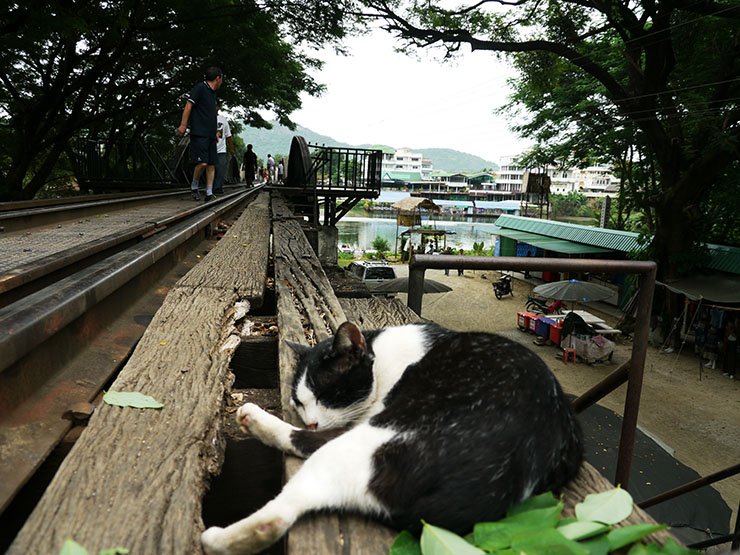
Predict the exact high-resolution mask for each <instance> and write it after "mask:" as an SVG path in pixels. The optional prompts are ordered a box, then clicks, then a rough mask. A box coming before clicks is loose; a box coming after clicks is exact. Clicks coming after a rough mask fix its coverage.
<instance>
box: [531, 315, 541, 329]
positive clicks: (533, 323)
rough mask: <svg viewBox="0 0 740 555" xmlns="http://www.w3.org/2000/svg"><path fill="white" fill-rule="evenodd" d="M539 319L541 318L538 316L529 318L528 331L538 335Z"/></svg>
mask: <svg viewBox="0 0 740 555" xmlns="http://www.w3.org/2000/svg"><path fill="white" fill-rule="evenodd" d="M539 319H540V317H539V316H537V315H536V314H532V315H530V317H529V328H528V329H529V331H531V332H532V333H537V320H539Z"/></svg>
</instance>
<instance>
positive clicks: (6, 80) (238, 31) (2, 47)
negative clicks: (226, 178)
mask: <svg viewBox="0 0 740 555" xmlns="http://www.w3.org/2000/svg"><path fill="white" fill-rule="evenodd" d="M1 10H2V12H0V22H1V23H0V52H2V61H1V62H0V83H1V84H2V86H0V152H2V154H0V181H2V188H1V189H0V199H2V200H9V199H28V198H33V197H34V195H35V194H36V193H37V192H38V191H39V190H40V189H41V188H42V187H43V186H44V185H45V184H46V183H47V181H48V180H49V179H50V178H51V177H53V173H54V171H55V170H56V169H57V168H59V167H60V165H64V163H68V162H63V163H61V162H60V160H61V159H62V158H64V157H65V156H66V157H67V158H69V159H71V158H72V156H71V141H72V139H73V138H74V137H76V136H80V135H89V136H97V137H108V138H117V137H127V138H139V137H143V136H147V137H148V138H149V139H150V140H153V141H155V142H159V143H160V144H163V145H166V146H167V147H170V146H171V145H173V143H174V127H175V126H176V124H177V122H178V120H179V114H180V113H181V112H182V109H183V106H184V104H185V101H186V98H187V93H188V92H189V90H190V88H191V87H192V86H193V85H194V84H195V83H196V82H198V81H199V80H201V79H203V73H204V71H205V69H206V68H207V67H208V66H210V65H216V66H219V67H221V68H222V69H223V71H224V76H225V82H224V86H223V87H222V88H221V90H219V98H220V99H221V100H222V102H223V103H224V104H225V105H226V106H227V107H228V108H229V109H230V112H231V113H232V114H235V115H237V116H238V117H239V118H241V120H243V121H244V122H245V123H248V124H249V125H253V126H263V127H267V126H269V124H268V123H267V122H266V121H265V120H263V118H262V117H261V116H260V114H259V111H258V110H260V109H268V110H272V111H273V112H274V113H275V115H276V118H277V120H278V121H279V122H280V123H281V124H283V125H289V126H292V125H293V124H292V122H291V121H290V119H289V114H290V113H291V112H293V111H294V110H296V109H297V108H299V107H300V105H301V100H300V94H301V92H303V91H306V92H308V93H310V94H317V93H319V92H320V91H321V88H322V87H321V86H320V85H319V84H317V83H316V82H315V81H314V80H313V79H312V78H311V77H310V76H309V75H308V74H307V72H306V70H307V68H309V67H317V66H319V65H320V64H319V62H318V61H317V60H315V59H313V58H311V57H309V56H307V55H305V54H304V53H302V50H301V48H303V47H308V48H315V47H318V46H321V45H324V44H335V45H338V41H339V39H341V38H342V37H343V36H344V35H345V33H346V32H348V31H349V29H350V28H351V26H352V21H353V20H352V18H350V17H347V16H346V14H345V12H344V11H343V10H342V8H341V6H339V7H337V6H335V5H330V4H329V3H326V2H323V1H322V0H307V1H306V2H302V3H292V2H288V1H287V0H275V1H270V2H266V3H265V4H258V3H256V2H254V1H253V0H212V1H211V2H206V3H204V2H196V1H195V0H176V1H175V2H170V1H165V0H149V1H147V2H141V1H140V0H113V1H111V2H96V1H94V0H41V1H39V2H19V3H10V4H9V5H8V6H7V7H4V8H2V9H1ZM236 130H237V131H238V126H236Z"/></svg>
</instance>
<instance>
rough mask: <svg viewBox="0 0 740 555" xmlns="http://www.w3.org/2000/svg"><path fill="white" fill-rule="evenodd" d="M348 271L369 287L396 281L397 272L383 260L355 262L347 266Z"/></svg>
mask: <svg viewBox="0 0 740 555" xmlns="http://www.w3.org/2000/svg"><path fill="white" fill-rule="evenodd" d="M347 271H348V272H349V273H350V274H351V275H353V276H355V277H356V278H357V279H359V280H360V281H364V282H365V284H367V286H368V287H372V286H373V285H374V284H376V283H381V282H383V281H387V280H389V279H396V272H395V271H394V270H393V268H392V267H391V265H390V264H388V263H387V262H383V261H382V260H355V261H354V262H350V263H349V265H348V266H347Z"/></svg>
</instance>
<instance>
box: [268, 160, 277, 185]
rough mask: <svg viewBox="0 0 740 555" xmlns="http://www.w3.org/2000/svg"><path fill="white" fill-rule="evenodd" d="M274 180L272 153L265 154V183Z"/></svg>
mask: <svg viewBox="0 0 740 555" xmlns="http://www.w3.org/2000/svg"><path fill="white" fill-rule="evenodd" d="M274 182H275V159H274V158H273V157H272V154H268V155H267V184H268V185H272V184H273V183H274Z"/></svg>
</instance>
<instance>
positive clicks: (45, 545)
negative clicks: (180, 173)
mask: <svg viewBox="0 0 740 555" xmlns="http://www.w3.org/2000/svg"><path fill="white" fill-rule="evenodd" d="M260 213H262V214H261V215H260ZM266 213H267V205H266V203H265V202H262V203H261V204H258V205H254V203H253V205H250V207H248V209H247V210H245V212H244V213H243V214H242V216H241V217H240V218H239V221H238V222H237V225H239V226H241V225H243V224H244V222H245V221H246V222H252V221H257V220H259V219H260V218H264V217H265V214H266ZM267 217H268V218H269V214H267ZM237 229H239V228H237ZM245 233H246V231H245ZM233 251H234V248H233V246H232V245H230V244H229V243H228V242H225V241H223V240H222V241H221V242H219V244H218V245H217V247H216V248H214V249H213V250H212V251H211V252H210V253H209V254H208V255H207V256H206V257H205V258H204V259H203V261H202V262H201V263H200V264H199V265H198V266H197V267H196V268H197V269H198V276H197V278H194V277H193V276H191V275H190V273H188V274H187V275H186V276H184V277H183V278H182V279H181V280H180V281H179V282H178V283H177V284H176V285H175V287H173V288H172V289H171V290H170V292H169V294H168V295H167V297H166V298H165V301H164V303H163V305H162V306H161V307H160V309H159V310H158V311H157V313H156V314H155V316H154V319H153V320H152V322H151V324H150V325H149V327H148V328H147V330H146V332H145V333H144V335H143V337H142V338H141V341H140V342H139V345H138V346H137V348H136V349H135V351H134V353H133V354H132V356H131V359H130V360H129V362H128V363H127V364H126V366H125V367H124V368H123V370H122V371H121V373H120V374H119V376H118V378H116V380H115V382H114V383H113V385H112V386H111V388H110V389H111V390H115V391H139V392H141V393H144V394H146V395H151V396H152V397H154V398H155V399H157V400H159V401H160V402H162V403H164V408H162V409H159V410H152V409H146V410H144V409H133V408H121V407H114V406H109V405H106V404H101V405H100V406H99V407H98V408H97V409H96V411H95V414H94V415H93V416H92V418H91V419H90V423H89V425H88V427H87V429H86V430H85V432H84V433H83V434H82V436H81V437H80V439H79V440H78V441H77V443H76V444H75V446H74V448H73V449H72V451H71V452H70V454H69V456H68V457H67V458H66V459H65V461H64V462H63V464H62V465H61V467H60V468H59V471H58V472H57V474H56V476H55V477H54V479H53V480H52V482H51V484H50V485H49V487H48V488H47V490H46V492H45V494H44V496H43V497H42V499H41V501H40V502H39V503H38V505H37V506H36V509H35V510H34V512H33V513H32V515H31V516H30V518H29V519H28V521H27V522H26V524H25V526H24V527H23V529H22V530H21V532H20V533H19V534H18V536H17V537H16V539H15V541H14V542H13V544H12V545H11V547H10V550H9V551H8V553H10V554H26V553H58V552H59V550H60V549H61V546H62V544H63V543H64V541H65V539H66V538H68V537H72V538H73V539H75V540H76V541H77V542H78V543H80V544H82V545H83V546H84V547H85V548H86V549H87V550H88V551H89V552H91V553H97V552H98V551H99V550H101V549H105V548H111V547H115V546H122V547H126V548H128V549H130V550H131V552H132V553H158V554H170V553H171V554H173V555H175V554H177V555H179V554H181V553H199V552H200V550H201V548H200V533H201V532H202V530H203V522H202V518H201V512H202V497H203V494H204V492H205V490H206V485H207V482H208V477H209V475H210V474H213V473H216V472H218V470H219V467H220V460H221V459H222V457H223V450H224V440H223V438H222V435H221V433H220V426H221V416H220V414H221V410H222V408H223V401H224V392H225V391H226V389H227V388H228V386H229V383H230V380H231V373H230V372H229V371H228V365H229V361H230V360H231V357H232V354H233V351H234V350H235V349H236V347H237V346H238V344H239V341H240V333H239V330H238V329H236V327H235V325H234V324H235V323H236V321H237V320H238V319H239V318H241V317H242V316H243V315H242V313H241V312H240V310H239V308H238V307H237V304H238V303H239V302H240V301H243V300H244V297H243V295H245V294H246V295H251V296H250V297H249V299H250V300H253V299H256V298H258V296H259V293H258V287H257V286H256V284H257V281H258V280H253V279H251V275H252V274H256V273H258V272H260V271H263V269H264V268H266V264H267V262H266V258H267V251H266V250H264V249H263V250H261V251H259V250H258V249H257V250H255V251H254V252H252V253H251V254H250V255H249V258H243V257H242V255H244V254H245V253H246V251H242V250H241V249H237V251H238V254H237V256H234V255H233ZM233 262H236V263H241V264H242V268H243V269H242V270H241V274H242V276H243V281H239V280H238V277H237V275H236V274H235V273H233V272H221V271H220V270H221V269H223V268H224V266H225V265H226V264H229V263H233ZM192 283H197V284H198V285H197V286H193V285H189V284H192ZM248 283H251V284H253V285H255V286H253V285H248Z"/></svg>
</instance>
